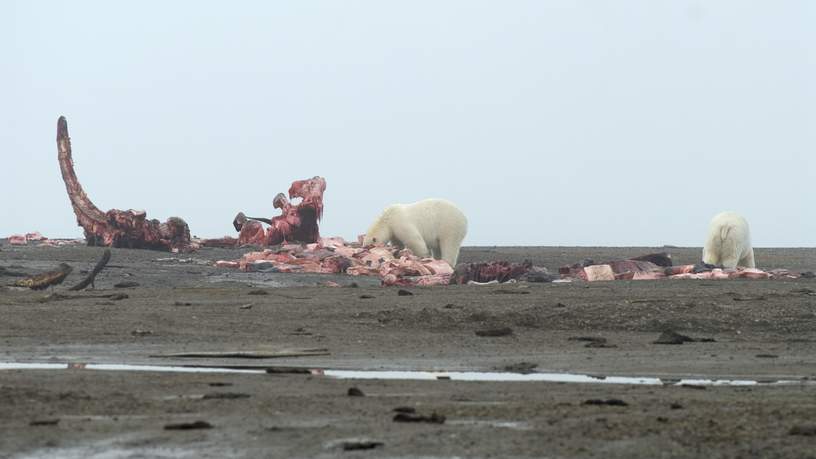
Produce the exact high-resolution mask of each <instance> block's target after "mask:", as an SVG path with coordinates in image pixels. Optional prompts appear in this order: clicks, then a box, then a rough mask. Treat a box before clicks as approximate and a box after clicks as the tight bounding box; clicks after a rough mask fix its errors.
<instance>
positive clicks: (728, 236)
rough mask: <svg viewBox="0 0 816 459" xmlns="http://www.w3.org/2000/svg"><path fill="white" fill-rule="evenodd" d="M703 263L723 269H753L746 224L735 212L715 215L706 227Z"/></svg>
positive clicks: (752, 250)
mask: <svg viewBox="0 0 816 459" xmlns="http://www.w3.org/2000/svg"><path fill="white" fill-rule="evenodd" d="M703 263H708V264H712V265H718V266H722V267H724V268H736V267H737V266H742V267H745V268H755V267H756V266H755V263H754V249H753V248H752V247H751V233H750V231H749V230H748V222H747V221H746V220H745V218H743V217H742V216H741V215H739V214H737V213H736V212H723V213H720V214H717V215H716V216H715V217H714V218H713V219H712V220H711V224H710V225H709V227H708V237H707V238H706V242H705V247H704V248H703Z"/></svg>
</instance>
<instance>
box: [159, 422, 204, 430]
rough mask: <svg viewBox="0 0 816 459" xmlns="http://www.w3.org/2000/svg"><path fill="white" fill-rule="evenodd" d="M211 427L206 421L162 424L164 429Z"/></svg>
mask: <svg viewBox="0 0 816 459" xmlns="http://www.w3.org/2000/svg"><path fill="white" fill-rule="evenodd" d="M212 428H213V426H212V424H210V423H209V422H207V421H193V422H177V423H173V424H166V425H165V426H164V430H195V429H212Z"/></svg>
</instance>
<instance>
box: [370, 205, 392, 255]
mask: <svg viewBox="0 0 816 459" xmlns="http://www.w3.org/2000/svg"><path fill="white" fill-rule="evenodd" d="M392 213H393V208H392V207H389V208H387V209H385V211H383V213H382V214H381V215H380V216H379V217H377V219H376V220H374V223H372V224H371V226H370V227H369V228H368V231H366V234H365V237H364V238H363V246H364V247H365V246H369V245H372V244H386V243H388V242H389V241H391V239H393V237H394V233H393V231H392V228H391V224H392V222H391V214H392Z"/></svg>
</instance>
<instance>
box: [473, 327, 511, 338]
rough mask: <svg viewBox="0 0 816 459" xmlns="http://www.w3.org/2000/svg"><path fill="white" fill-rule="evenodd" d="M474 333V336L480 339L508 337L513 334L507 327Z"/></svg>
mask: <svg viewBox="0 0 816 459" xmlns="http://www.w3.org/2000/svg"><path fill="white" fill-rule="evenodd" d="M474 333H476V336H482V337H497V336H509V335H512V334H513V329H512V328H509V327H503V328H486V329H483V330H476V331H475V332H474Z"/></svg>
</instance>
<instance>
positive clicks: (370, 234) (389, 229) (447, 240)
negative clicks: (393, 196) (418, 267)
mask: <svg viewBox="0 0 816 459" xmlns="http://www.w3.org/2000/svg"><path fill="white" fill-rule="evenodd" d="M466 234H467V218H465V214H463V213H462V211H461V210H459V208H458V207H456V206H455V205H454V204H453V203H452V202H450V201H446V200H444V199H425V200H422V201H418V202H415V203H413V204H393V205H390V206H388V207H386V208H385V210H384V211H383V213H382V214H381V215H380V216H379V217H377V219H376V220H374V223H372V224H371V227H369V228H368V231H367V232H366V235H365V238H364V239H363V245H371V244H385V243H388V242H391V243H393V244H394V245H398V246H401V247H405V248H408V249H410V250H411V252H413V253H414V255H417V256H419V257H430V256H432V257H433V258H436V259H441V260H445V261H446V262H448V264H450V265H451V266H456V260H457V259H458V258H459V248H460V247H461V245H462V240H463V239H465V235H466Z"/></svg>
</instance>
